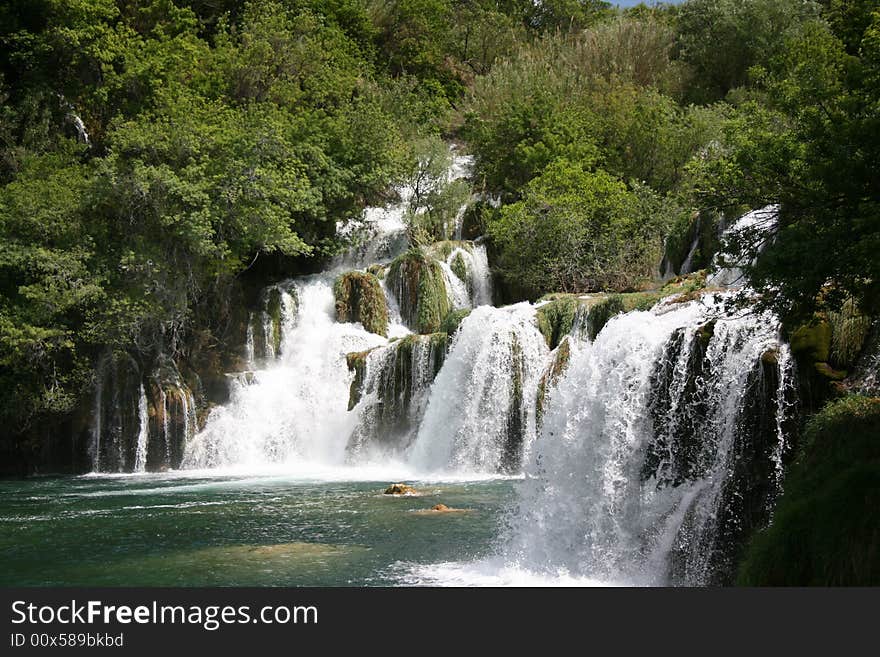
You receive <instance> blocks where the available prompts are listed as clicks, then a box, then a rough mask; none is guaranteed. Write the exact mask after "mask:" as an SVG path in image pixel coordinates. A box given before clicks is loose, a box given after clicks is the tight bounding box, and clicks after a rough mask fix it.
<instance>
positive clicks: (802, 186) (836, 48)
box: [695, 11, 880, 318]
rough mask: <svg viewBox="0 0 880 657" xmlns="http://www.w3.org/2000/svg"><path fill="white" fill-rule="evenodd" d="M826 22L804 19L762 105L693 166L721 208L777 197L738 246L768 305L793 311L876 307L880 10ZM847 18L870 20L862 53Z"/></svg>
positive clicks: (701, 186) (763, 78)
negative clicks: (765, 224)
mask: <svg viewBox="0 0 880 657" xmlns="http://www.w3.org/2000/svg"><path fill="white" fill-rule="evenodd" d="M869 15H870V20H864V16H861V17H860V20H859V21H854V22H846V23H845V24H842V25H839V26H837V27H835V31H832V30H831V29H829V27H828V26H827V25H826V24H824V23H818V22H817V23H812V24H810V25H807V26H805V28H804V29H803V31H802V33H801V34H799V35H798V36H796V37H793V38H790V39H789V40H788V41H787V42H786V44H785V50H784V52H783V53H782V54H781V55H780V57H779V58H778V59H777V60H776V61H775V62H774V63H773V64H772V66H771V67H770V68H769V70H766V69H765V70H764V71H763V72H759V76H760V82H761V85H762V89H763V90H764V92H765V94H766V104H767V106H761V105H759V104H757V103H755V102H753V103H749V104H747V105H745V106H744V107H742V108H741V109H740V110H739V111H738V112H737V113H736V114H735V115H734V116H733V117H731V119H730V122H729V123H728V125H727V129H726V134H727V138H726V140H724V142H723V144H722V145H721V147H720V148H719V149H716V150H715V151H713V153H711V154H707V158H706V159H705V160H704V161H702V162H701V163H699V165H697V166H695V170H696V171H697V172H698V176H697V179H698V183H697V188H698V192H699V193H700V194H701V195H702V196H703V198H704V199H705V200H706V202H707V203H714V204H716V205H718V206H721V207H723V206H725V205H728V206H729V205H737V204H743V205H747V206H750V207H759V206H761V205H764V204H766V203H767V202H775V203H780V204H781V206H782V211H781V216H780V220H779V222H778V224H777V225H776V227H775V228H774V229H773V230H772V231H771V232H770V233H769V234H765V235H763V236H760V237H761V239H760V240H755V239H745V240H740V241H739V243H737V244H735V245H733V246H734V252H735V256H736V258H737V259H738V260H741V261H749V260H751V259H752V258H754V257H756V256H757V251H758V248H757V246H758V245H759V244H758V243H759V242H761V243H766V244H767V248H766V249H765V250H764V251H763V252H762V253H761V257H760V258H759V259H758V260H757V262H756V264H755V265H754V266H752V267H749V268H748V269H747V275H748V278H749V281H750V283H751V285H752V286H753V287H754V288H756V289H757V290H759V291H761V292H763V293H764V297H763V302H764V304H765V305H768V306H771V307H773V308H774V309H775V310H777V311H779V312H780V313H781V314H783V315H785V316H788V317H792V318H807V317H809V316H810V315H811V314H812V312H813V311H814V310H815V309H816V308H817V306H819V305H823V304H824V306H825V307H829V308H832V309H834V308H836V307H839V306H840V305H841V304H842V303H843V302H844V301H846V300H847V299H849V298H853V299H854V300H855V301H856V302H857V304H858V305H859V306H860V308H861V310H862V311H863V312H866V313H876V312H878V311H880V259H878V258H877V253H878V252H880V190H878V187H877V180H880V171H878V163H880V37H878V35H880V12H877V11H873V12H872V13H870V14H869ZM854 24H867V25H868V27H867V28H866V29H865V30H864V33H863V35H862V38H861V40H860V43H861V46H860V48H859V55H858V56H856V55H852V54H850V53H849V52H848V46H847V40H848V39H851V38H852V36H851V34H850V29H849V28H851V27H852V26H853V25H854Z"/></svg>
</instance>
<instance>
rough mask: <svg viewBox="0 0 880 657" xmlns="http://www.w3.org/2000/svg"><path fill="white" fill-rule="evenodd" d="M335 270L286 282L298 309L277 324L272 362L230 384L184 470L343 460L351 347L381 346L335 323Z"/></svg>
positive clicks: (360, 332)
mask: <svg viewBox="0 0 880 657" xmlns="http://www.w3.org/2000/svg"><path fill="white" fill-rule="evenodd" d="M334 278H335V274H334V273H333V272H330V273H327V274H320V275H317V276H313V277H306V278H303V279H298V280H296V281H291V282H289V283H288V285H290V286H292V288H293V289H294V290H295V293H296V297H297V298H298V300H299V302H298V308H297V314H296V318H295V320H291V321H289V322H282V337H281V344H282V345H283V348H282V349H281V353H280V354H279V357H278V359H277V361H275V362H272V363H268V364H267V366H266V367H265V369H261V370H257V371H256V372H254V376H253V380H252V383H250V384H244V385H243V384H242V383H241V382H236V383H234V384H233V390H232V394H231V399H230V401H229V403H227V404H225V405H223V406H219V407H217V408H215V409H213V410H212V411H211V413H210V415H209V416H208V418H207V422H206V425H205V427H204V428H203V429H202V431H201V432H200V433H199V434H198V435H196V436H194V437H193V438H192V439H191V440H190V441H189V443H188V444H187V448H186V455H185V457H184V461H183V467H188V468H194V467H200V468H204V467H214V466H222V465H242V464H246V465H261V464H269V463H282V462H286V461H290V460H305V461H318V462H325V463H326V462H341V461H342V460H344V454H345V446H346V442H347V439H348V436H349V434H350V433H351V428H352V427H351V425H352V422H353V420H352V418H351V417H350V414H349V413H348V412H347V410H348V409H347V405H348V397H349V386H350V383H351V376H350V374H349V372H348V368H347V366H346V362H345V355H346V354H347V353H349V352H359V351H364V350H366V349H370V348H372V347H376V346H380V345H383V344H386V343H387V340H386V339H385V338H382V337H381V336H377V335H375V334H373V333H369V332H367V331H365V330H364V329H363V328H362V327H361V326H360V325H359V324H341V323H337V322H336V320H335V310H334V299H333V279H334Z"/></svg>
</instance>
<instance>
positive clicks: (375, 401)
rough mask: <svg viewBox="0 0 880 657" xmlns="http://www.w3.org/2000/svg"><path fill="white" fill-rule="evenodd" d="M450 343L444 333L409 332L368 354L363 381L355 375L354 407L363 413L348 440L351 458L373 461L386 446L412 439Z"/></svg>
mask: <svg viewBox="0 0 880 657" xmlns="http://www.w3.org/2000/svg"><path fill="white" fill-rule="evenodd" d="M446 343H447V336H446V334H443V333H440V334H433V335H410V336H407V337H405V338H404V339H402V340H397V341H395V342H393V343H392V344H390V345H388V346H387V347H378V348H376V349H372V350H370V351H369V352H368V353H367V354H366V355H365V357H364V358H363V374H362V379H363V380H362V381H358V377H357V375H356V378H355V382H353V384H352V388H351V392H352V394H351V397H350V399H349V409H352V410H354V412H355V413H357V414H358V416H359V420H358V425H357V427H356V429H355V431H354V433H353V434H352V436H351V438H350V439H349V443H348V454H349V461H351V462H354V463H357V462H359V461H364V460H374V459H375V458H376V457H377V456H381V452H382V451H384V452H386V453H388V452H391V453H392V455H396V454H397V453H399V452H400V451H401V450H402V449H404V448H406V447H407V446H408V445H409V444H410V442H411V441H412V439H413V437H414V436H413V433H414V431H415V430H417V429H418V426H419V424H420V422H421V419H422V415H423V414H424V411H425V407H426V405H427V401H428V393H429V391H430V388H431V384H432V382H433V381H434V377H435V376H436V374H437V372H438V371H439V370H440V368H441V367H442V365H443V362H444V359H445V357H446ZM377 451H378V452H380V454H376V452H377Z"/></svg>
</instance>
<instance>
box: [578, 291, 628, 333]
mask: <svg viewBox="0 0 880 657" xmlns="http://www.w3.org/2000/svg"><path fill="white" fill-rule="evenodd" d="M622 312H625V309H624V303H623V297H622V296H621V295H620V294H614V295H612V296H610V297H607V298H605V299H602V300H601V301H599V302H598V303H596V304H595V305H594V306H593V307H592V308H590V317H589V322H588V324H587V327H588V332H589V335H590V340H595V339H596V336H597V335H599V332H600V331H601V330H602V329H603V328H604V327H605V325H606V324H607V323H608V320H609V319H611V318H612V317H614V316H615V315H618V314H620V313H622Z"/></svg>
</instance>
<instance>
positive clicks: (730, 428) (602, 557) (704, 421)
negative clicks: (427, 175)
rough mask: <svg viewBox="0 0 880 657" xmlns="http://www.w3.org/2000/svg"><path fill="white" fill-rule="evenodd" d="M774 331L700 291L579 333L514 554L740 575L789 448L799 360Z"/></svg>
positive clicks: (674, 579)
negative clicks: (728, 314) (741, 553)
mask: <svg viewBox="0 0 880 657" xmlns="http://www.w3.org/2000/svg"><path fill="white" fill-rule="evenodd" d="M777 332H778V322H777V321H775V320H774V318H772V317H765V316H760V317H758V316H747V317H744V318H738V319H731V318H725V317H722V316H720V311H719V307H718V306H716V305H715V304H713V303H711V302H709V301H706V300H705V299H704V300H701V301H695V302H690V303H686V304H677V305H671V306H662V305H661V306H658V307H657V308H655V309H654V310H653V311H652V312H631V313H627V314H622V315H618V316H616V317H614V318H612V319H611V320H610V321H609V322H608V323H607V324H606V325H605V327H604V328H603V329H602V330H601V331H600V332H599V334H598V336H597V337H596V339H595V341H593V342H590V341H589V340H588V339H587V340H582V339H576V338H570V339H569V341H571V340H572V339H573V340H574V341H573V343H572V346H571V353H570V356H569V362H568V365H567V367H566V369H565V371H564V372H563V373H562V374H561V375H560V377H559V380H558V382H557V384H556V386H555V387H554V389H553V391H552V393H551V394H550V395H549V399H548V400H547V402H546V404H545V410H544V413H543V417H542V424H541V431H540V435H539V437H538V439H537V440H536V442H535V447H534V449H533V450H532V453H531V456H530V458H529V459H528V461H527V464H526V466H525V472H526V480H525V482H524V483H523V485H522V488H521V491H520V496H521V502H520V512H519V515H518V516H517V517H516V518H515V519H514V520H513V521H512V523H511V527H510V529H509V532H508V535H507V537H506V541H505V547H504V552H505V554H506V556H507V557H508V558H509V559H510V560H512V561H515V562H518V563H519V564H521V565H522V566H524V567H526V568H528V569H531V570H536V571H543V572H546V571H548V570H549V571H552V572H560V571H565V572H568V573H570V574H572V575H583V576H589V577H591V578H599V579H603V580H606V581H613V582H629V583H636V584H665V583H675V584H706V583H720V582H723V581H729V578H730V577H731V568H732V565H731V564H732V563H733V559H734V557H735V556H736V555H737V554H738V550H740V549H741V547H742V542H743V540H744V538H745V537H747V536H748V533H749V532H750V531H752V530H753V529H754V528H756V527H759V526H761V524H762V523H763V522H766V521H767V519H768V518H769V514H770V512H771V509H772V504H773V501H774V500H775V497H776V495H777V494H778V486H777V482H778V477H779V468H780V467H781V463H782V461H783V460H784V458H785V457H786V456H787V449H788V435H789V432H790V431H791V430H792V427H791V419H792V412H793V411H792V409H793V407H794V398H793V392H794V386H793V369H792V365H791V359H790V356H789V354H788V351H787V347H785V346H784V345H782V344H780V341H779V338H778V335H777ZM441 376H442V372H441ZM438 380H439V377H438Z"/></svg>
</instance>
